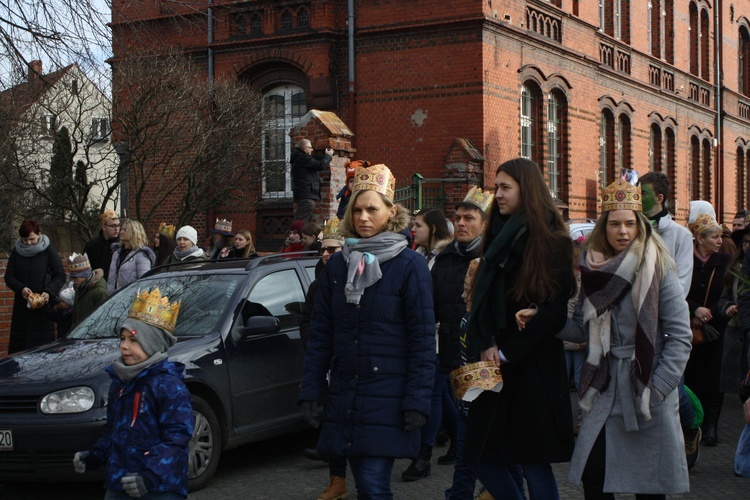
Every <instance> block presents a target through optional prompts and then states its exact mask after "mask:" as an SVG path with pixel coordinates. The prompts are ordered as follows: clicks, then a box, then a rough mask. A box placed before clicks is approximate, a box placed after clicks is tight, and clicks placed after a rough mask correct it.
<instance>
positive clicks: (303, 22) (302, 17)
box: [297, 7, 310, 28]
mask: <svg viewBox="0 0 750 500" xmlns="http://www.w3.org/2000/svg"><path fill="white" fill-rule="evenodd" d="M309 26H310V12H309V11H308V10H307V9H306V8H304V7H302V8H301V9H300V10H299V11H298V12H297V27H298V28H308V27H309Z"/></svg>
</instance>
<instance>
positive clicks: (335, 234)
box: [323, 217, 344, 240]
mask: <svg viewBox="0 0 750 500" xmlns="http://www.w3.org/2000/svg"><path fill="white" fill-rule="evenodd" d="M340 222H341V221H340V220H339V218H338V217H334V218H333V219H330V220H327V221H326V222H325V223H324V224H323V239H324V240H343V239H344V238H343V236H341V234H340V233H339V223H340Z"/></svg>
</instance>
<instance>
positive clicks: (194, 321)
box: [67, 274, 245, 340]
mask: <svg viewBox="0 0 750 500" xmlns="http://www.w3.org/2000/svg"><path fill="white" fill-rule="evenodd" d="M244 278H245V275H243V274H213V275H210V274H197V275H196V274H194V275H181V276H175V275H171V276H170V275H164V274H157V275H155V276H153V277H151V278H145V279H141V280H138V281H137V282H135V283H133V284H132V285H130V286H129V287H127V288H125V289H124V290H122V291H121V292H120V293H118V294H117V295H115V296H114V297H112V298H111V299H110V300H108V301H107V302H105V303H104V304H102V306H101V307H99V308H98V309H97V310H96V311H94V312H93V313H92V314H91V315H90V316H89V317H88V318H86V319H85V320H84V321H82V322H81V324H80V325H78V326H77V327H76V328H74V329H73V330H72V331H71V332H70V333H69V334H68V336H67V338H68V339H79V340H85V339H104V338H117V337H119V335H120V332H118V331H117V325H119V324H120V322H122V321H123V320H124V319H125V318H126V317H127V315H128V311H129V310H130V306H131V305H132V304H133V298H134V297H135V294H136V293H138V290H153V289H154V288H156V287H158V288H159V290H160V291H161V293H162V295H165V296H167V297H169V298H170V301H174V300H176V299H181V300H182V306H181V308H180V314H179V316H178V317H177V325H176V326H175V331H174V334H175V336H177V337H192V336H196V335H197V336H200V335H206V334H207V333H209V332H210V331H211V330H212V329H213V328H214V326H216V322H217V321H218V320H219V318H220V317H221V315H222V313H223V312H224V309H226V307H227V304H229V302H230V299H231V298H232V295H233V294H234V292H235V290H236V289H237V287H238V286H239V285H240V283H241V282H242V280H243V279H244Z"/></svg>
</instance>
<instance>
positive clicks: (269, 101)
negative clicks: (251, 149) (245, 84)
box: [262, 85, 307, 198]
mask: <svg viewBox="0 0 750 500" xmlns="http://www.w3.org/2000/svg"><path fill="white" fill-rule="evenodd" d="M265 98H266V107H265V109H264V120H263V150H262V155H263V196H264V197H269V198H273V197H282V198H283V197H290V196H291V195H292V186H291V167H290V165H289V156H290V154H291V151H292V147H293V144H292V142H291V138H290V137H289V131H290V130H291V129H292V127H294V126H295V125H297V124H298V123H299V121H300V118H302V117H303V116H304V115H305V113H307V100H306V96H305V92H304V91H303V90H302V89H301V88H300V87H298V86H296V85H280V86H278V87H275V88H273V89H271V90H269V91H268V92H266V94H265Z"/></svg>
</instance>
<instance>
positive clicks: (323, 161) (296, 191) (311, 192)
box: [290, 148, 333, 200]
mask: <svg viewBox="0 0 750 500" xmlns="http://www.w3.org/2000/svg"><path fill="white" fill-rule="evenodd" d="M332 159H333V158H331V157H330V156H328V155H323V157H322V158H316V157H314V156H312V155H309V154H307V153H305V152H304V151H300V150H299V149H296V148H295V149H294V151H292V157H291V159H290V163H291V164H292V193H293V195H294V199H295V200H319V199H320V174H318V172H320V171H322V170H326V169H328V167H329V166H330V165H331V160H332Z"/></svg>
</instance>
